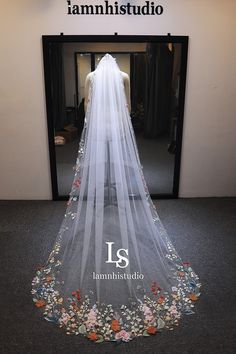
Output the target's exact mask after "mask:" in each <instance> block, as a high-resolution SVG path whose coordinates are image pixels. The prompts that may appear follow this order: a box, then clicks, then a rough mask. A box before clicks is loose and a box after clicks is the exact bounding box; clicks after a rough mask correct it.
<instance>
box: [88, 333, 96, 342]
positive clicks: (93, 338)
mask: <svg viewBox="0 0 236 354" xmlns="http://www.w3.org/2000/svg"><path fill="white" fill-rule="evenodd" d="M87 338H88V339H89V340H93V341H95V340H97V339H98V335H97V333H96V332H91V333H89V335H88V336H87Z"/></svg>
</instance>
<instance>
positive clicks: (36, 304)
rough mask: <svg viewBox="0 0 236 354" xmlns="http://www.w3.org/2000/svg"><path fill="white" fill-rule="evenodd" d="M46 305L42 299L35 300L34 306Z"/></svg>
mask: <svg viewBox="0 0 236 354" xmlns="http://www.w3.org/2000/svg"><path fill="white" fill-rule="evenodd" d="M45 305H46V302H45V301H43V300H38V301H36V302H35V306H37V307H44V306H45Z"/></svg>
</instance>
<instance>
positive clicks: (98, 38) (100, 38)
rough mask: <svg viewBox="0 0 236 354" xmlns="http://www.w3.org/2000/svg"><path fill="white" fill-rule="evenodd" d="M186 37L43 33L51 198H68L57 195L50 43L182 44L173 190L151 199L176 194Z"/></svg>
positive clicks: (178, 175)
mask: <svg viewBox="0 0 236 354" xmlns="http://www.w3.org/2000/svg"><path fill="white" fill-rule="evenodd" d="M188 40H189V37H188V36H172V35H170V34H168V35H166V36H153V35H151V36H149V35H117V34H115V35H88V36H87V35H63V34H61V35H51V36H50V35H43V36H42V42H43V63H44V80H45V93H46V112H47V127H48V143H49V157H50V168H51V184H52V197H53V200H67V199H68V197H67V196H59V194H58V181H57V167H56V151H55V145H54V129H53V128H54V127H53V120H52V118H51V117H52V95H51V72H50V65H49V64H50V62H49V60H50V59H49V49H50V43H52V42H66V43H70V42H100V43H109V42H110V43H111V42H114V43H143V42H158V43H169V42H172V43H181V44H182V46H181V68H180V87H179V116H178V124H177V132H176V152H175V165H174V178H173V189H172V193H161V194H151V197H152V198H153V199H175V198H178V196H179V179H180V164H181V150H182V135H183V120H184V102H185V88H186V74H187V56H188Z"/></svg>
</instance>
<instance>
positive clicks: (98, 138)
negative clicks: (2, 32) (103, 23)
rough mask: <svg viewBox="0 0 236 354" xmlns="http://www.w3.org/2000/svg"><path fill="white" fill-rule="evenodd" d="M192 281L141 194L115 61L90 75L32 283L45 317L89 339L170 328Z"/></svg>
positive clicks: (193, 291) (187, 301)
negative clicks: (72, 154)
mask: <svg viewBox="0 0 236 354" xmlns="http://www.w3.org/2000/svg"><path fill="white" fill-rule="evenodd" d="M200 286H201V284H200V282H199V278H198V276H197V275H196V273H195V272H194V271H193V269H192V268H191V266H190V264H189V263H188V262H183V261H182V260H181V259H180V257H179V255H178V254H177V252H176V250H175V249H174V247H173V245H172V243H171V241H170V239H169V237H168V235H167V233H166V231H165V229H164V227H163V225H162V223H161V221H160V219H159V216H158V214H157V211H156V209H155V206H154V204H153V203H152V200H151V198H150V195H149V191H148V188H147V186H146V183H145V179H144V176H143V172H142V166H141V164H140V160H139V155H138V150H137V145H136V140H135V135H134V131H133V127H132V123H131V118H130V115H129V111H128V108H127V101H126V96H125V90H124V83H123V78H122V75H121V72H120V70H119V67H118V65H117V63H116V61H115V59H114V58H113V57H112V56H111V55H109V54H106V55H105V56H104V57H103V58H102V60H101V61H100V63H99V65H98V67H97V69H96V70H95V71H94V74H93V76H92V82H91V85H90V90H89V102H88V107H87V111H86V117H85V125H84V129H83V132H82V136H81V139H80V145H79V152H78V158H77V161H76V171H75V176H74V181H73V185H72V189H71V193H70V198H69V201H68V203H67V209H66V213H65V217H64V219H63V222H62V224H61V227H60V231H59V234H58V236H57V238H56V241H55V244H54V247H53V250H52V252H51V253H50V256H49V258H48V260H47V262H46V264H45V265H44V266H43V267H41V268H39V269H38V270H37V272H36V275H35V277H34V279H33V282H32V294H33V301H34V303H35V305H36V306H37V307H38V308H40V309H41V311H42V313H43V316H44V318H45V319H46V320H47V321H50V322H55V323H57V324H58V325H59V326H60V327H63V328H65V330H66V333H68V334H82V335H85V336H86V337H87V338H88V339H90V340H91V341H95V342H98V343H99V342H102V341H129V340H131V339H133V338H134V337H136V336H149V335H154V334H155V333H157V332H161V331H162V330H163V329H164V328H166V329H170V330H171V329H173V328H174V326H176V325H178V322H179V319H180V317H181V315H183V314H192V313H194V312H193V307H194V304H195V301H196V300H197V299H198V297H199V295H200Z"/></svg>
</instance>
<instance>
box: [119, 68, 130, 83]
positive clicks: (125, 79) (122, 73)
mask: <svg viewBox="0 0 236 354" xmlns="http://www.w3.org/2000/svg"><path fill="white" fill-rule="evenodd" d="M120 73H121V76H122V78H123V81H124V83H126V84H127V83H129V75H128V74H127V73H125V72H124V71H121V72H120Z"/></svg>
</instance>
